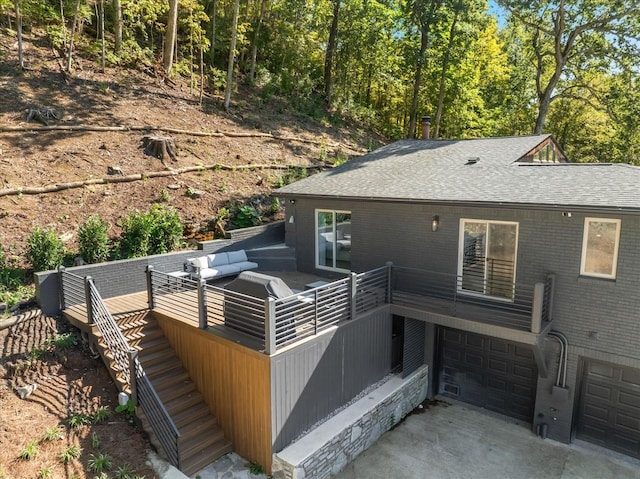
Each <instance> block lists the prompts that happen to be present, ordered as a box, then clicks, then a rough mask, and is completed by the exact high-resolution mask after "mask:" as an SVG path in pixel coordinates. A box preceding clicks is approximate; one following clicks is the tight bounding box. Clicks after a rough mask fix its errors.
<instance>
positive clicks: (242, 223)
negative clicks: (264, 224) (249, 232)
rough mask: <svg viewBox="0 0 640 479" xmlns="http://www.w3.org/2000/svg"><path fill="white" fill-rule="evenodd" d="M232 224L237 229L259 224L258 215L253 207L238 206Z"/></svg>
mask: <svg viewBox="0 0 640 479" xmlns="http://www.w3.org/2000/svg"><path fill="white" fill-rule="evenodd" d="M232 222H233V224H234V225H236V227H238V228H248V227H249V226H256V225H259V224H260V215H259V214H258V211H256V209H255V208H254V207H253V206H249V205H242V206H240V207H239V208H238V209H237V210H236V212H235V215H234V216H233V219H232Z"/></svg>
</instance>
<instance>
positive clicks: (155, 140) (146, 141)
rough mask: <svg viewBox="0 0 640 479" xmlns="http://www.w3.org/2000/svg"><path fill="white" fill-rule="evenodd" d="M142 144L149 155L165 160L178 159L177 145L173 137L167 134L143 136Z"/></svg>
mask: <svg viewBox="0 0 640 479" xmlns="http://www.w3.org/2000/svg"><path fill="white" fill-rule="evenodd" d="M142 146H143V147H144V152H145V153H146V154H148V155H151V156H155V157H156V158H158V159H160V160H162V161H163V162H164V160H166V159H167V157H168V158H171V161H178V158H177V156H178V155H177V154H176V147H175V145H174V144H173V140H172V139H171V138H168V137H165V136H143V137H142Z"/></svg>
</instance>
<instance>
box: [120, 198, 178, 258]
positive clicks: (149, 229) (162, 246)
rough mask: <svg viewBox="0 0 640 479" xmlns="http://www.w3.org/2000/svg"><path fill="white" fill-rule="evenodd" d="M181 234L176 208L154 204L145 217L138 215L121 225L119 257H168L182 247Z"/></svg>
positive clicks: (127, 219) (134, 214)
mask: <svg viewBox="0 0 640 479" xmlns="http://www.w3.org/2000/svg"><path fill="white" fill-rule="evenodd" d="M182 231H183V228H182V223H181V222H180V216H179V215H178V212H177V211H176V210H175V208H172V207H167V206H164V205H160V204H154V205H153V206H151V209H150V210H149V211H148V212H146V213H140V212H138V211H135V212H133V213H131V214H130V215H129V216H127V217H126V218H124V219H123V221H122V237H121V240H120V255H121V257H123V258H137V257H140V256H148V255H151V254H162V253H168V252H169V251H172V250H174V249H176V248H177V247H178V246H179V245H180V240H181V238H182Z"/></svg>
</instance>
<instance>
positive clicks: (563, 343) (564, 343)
mask: <svg viewBox="0 0 640 479" xmlns="http://www.w3.org/2000/svg"><path fill="white" fill-rule="evenodd" d="M548 335H549V336H550V337H552V338H554V339H555V340H556V341H558V343H559V344H560V360H559V361H558V374H557V376H556V386H559V387H563V388H566V387H567V362H568V352H567V349H568V348H569V340H568V339H567V337H566V336H565V335H564V334H563V333H561V332H560V331H554V330H551V331H549V334H548Z"/></svg>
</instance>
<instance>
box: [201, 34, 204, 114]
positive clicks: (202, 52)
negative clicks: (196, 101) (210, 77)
mask: <svg viewBox="0 0 640 479" xmlns="http://www.w3.org/2000/svg"><path fill="white" fill-rule="evenodd" d="M203 98H204V47H203V46H202V31H201V32H200V105H202V99H203Z"/></svg>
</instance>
